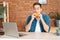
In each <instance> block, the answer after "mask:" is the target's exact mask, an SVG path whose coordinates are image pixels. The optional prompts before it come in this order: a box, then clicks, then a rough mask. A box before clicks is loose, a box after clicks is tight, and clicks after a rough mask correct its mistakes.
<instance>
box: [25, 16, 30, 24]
mask: <svg viewBox="0 0 60 40" xmlns="http://www.w3.org/2000/svg"><path fill="white" fill-rule="evenodd" d="M30 20H31V16H29V17H28V18H27V21H26V25H27V24H28V23H29V22H30Z"/></svg>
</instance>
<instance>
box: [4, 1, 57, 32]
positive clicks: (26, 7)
mask: <svg viewBox="0 0 60 40" xmlns="http://www.w3.org/2000/svg"><path fill="white" fill-rule="evenodd" d="M5 1H6V2H8V3H9V15H10V16H9V18H10V22H16V23H17V25H18V29H19V31H23V28H24V26H25V22H26V19H27V17H28V16H29V15H31V14H32V10H33V9H32V4H33V3H35V2H37V1H38V0H5ZM42 9H43V13H49V12H55V11H58V1H57V0H48V4H46V5H42Z"/></svg>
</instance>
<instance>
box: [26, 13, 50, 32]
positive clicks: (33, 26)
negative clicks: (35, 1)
mask: <svg viewBox="0 0 60 40" xmlns="http://www.w3.org/2000/svg"><path fill="white" fill-rule="evenodd" d="M42 17H43V19H44V21H45V23H46V24H47V25H48V27H49V29H48V32H49V31H50V17H49V16H48V15H46V14H42ZM31 18H32V16H29V17H28V18H27V22H26V25H27V24H28V23H29V22H30V20H31ZM36 23H37V20H36V18H35V19H34V20H33V22H32V24H31V28H30V30H29V32H35V28H36ZM39 23H40V28H41V32H46V31H45V30H44V27H43V24H42V22H41V20H40V22H39Z"/></svg>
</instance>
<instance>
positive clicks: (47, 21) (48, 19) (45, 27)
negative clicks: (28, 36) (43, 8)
mask: <svg viewBox="0 0 60 40" xmlns="http://www.w3.org/2000/svg"><path fill="white" fill-rule="evenodd" d="M41 21H42V24H43V27H44V30H45V31H46V32H48V31H49V26H50V25H49V24H50V18H49V17H48V16H47V17H46V19H45V20H44V19H43V17H42V18H41Z"/></svg>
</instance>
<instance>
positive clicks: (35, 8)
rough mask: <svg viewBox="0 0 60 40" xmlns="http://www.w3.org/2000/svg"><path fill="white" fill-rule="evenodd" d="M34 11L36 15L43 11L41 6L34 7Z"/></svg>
mask: <svg viewBox="0 0 60 40" xmlns="http://www.w3.org/2000/svg"><path fill="white" fill-rule="evenodd" d="M33 10H34V12H35V13H40V12H41V11H42V9H41V7H40V5H35V6H34V7H33Z"/></svg>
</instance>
